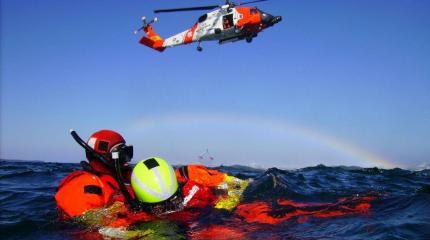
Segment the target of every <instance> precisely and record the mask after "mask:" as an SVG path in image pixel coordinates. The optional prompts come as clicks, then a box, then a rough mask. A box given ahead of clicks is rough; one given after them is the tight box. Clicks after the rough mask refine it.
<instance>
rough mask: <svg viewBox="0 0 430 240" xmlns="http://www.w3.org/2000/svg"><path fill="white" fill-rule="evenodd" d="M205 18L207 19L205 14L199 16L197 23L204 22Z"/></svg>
mask: <svg viewBox="0 0 430 240" xmlns="http://www.w3.org/2000/svg"><path fill="white" fill-rule="evenodd" d="M207 18H208V15H207V14H205V15H202V16H200V17H199V23H201V22H204V21H206V19H207Z"/></svg>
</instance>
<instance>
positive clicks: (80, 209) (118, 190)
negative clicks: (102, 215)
mask: <svg viewBox="0 0 430 240" xmlns="http://www.w3.org/2000/svg"><path fill="white" fill-rule="evenodd" d="M70 133H71V135H72V137H73V138H74V139H75V140H76V141H77V143H78V144H79V145H81V146H82V147H83V148H84V149H85V152H86V158H87V160H88V162H86V161H82V162H81V166H82V168H83V170H77V171H74V172H72V173H71V174H69V175H68V176H66V177H65V178H64V179H63V180H62V181H61V182H60V184H59V186H58V188H57V192H56V194H55V200H56V202H57V207H58V208H59V209H60V210H61V212H62V213H63V217H65V218H68V217H76V216H80V215H82V214H84V213H85V212H87V211H89V210H92V209H98V208H101V207H107V206H109V205H110V204H112V203H114V202H116V201H122V202H124V201H125V200H126V198H131V196H130V194H129V192H132V191H130V190H129V189H127V187H125V185H124V184H119V183H118V180H119V178H121V181H122V180H124V181H126V182H130V174H131V168H130V167H129V166H128V162H130V160H131V158H132V157H133V146H127V145H126V142H125V140H124V138H123V137H122V136H121V135H120V134H119V133H117V132H115V131H112V130H101V131H98V132H95V133H93V134H92V135H91V136H90V138H89V139H88V141H87V142H84V141H83V140H82V139H81V138H80V137H79V136H78V135H77V133H76V132H75V131H73V130H71V132H70ZM118 175H119V176H118ZM122 176H124V177H122Z"/></svg>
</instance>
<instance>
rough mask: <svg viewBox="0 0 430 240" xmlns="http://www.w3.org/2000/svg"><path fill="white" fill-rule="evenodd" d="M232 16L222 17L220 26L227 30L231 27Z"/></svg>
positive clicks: (232, 23)
mask: <svg viewBox="0 0 430 240" xmlns="http://www.w3.org/2000/svg"><path fill="white" fill-rule="evenodd" d="M233 25H234V22H233V14H228V15H224V16H223V18H222V26H223V28H224V29H229V28H231V27H233Z"/></svg>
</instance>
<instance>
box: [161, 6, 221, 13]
mask: <svg viewBox="0 0 430 240" xmlns="http://www.w3.org/2000/svg"><path fill="white" fill-rule="evenodd" d="M217 7H219V6H218V5H212V6H201V7H188V8H171V9H157V10H154V13H165V12H182V11H197V10H212V9H214V8H217Z"/></svg>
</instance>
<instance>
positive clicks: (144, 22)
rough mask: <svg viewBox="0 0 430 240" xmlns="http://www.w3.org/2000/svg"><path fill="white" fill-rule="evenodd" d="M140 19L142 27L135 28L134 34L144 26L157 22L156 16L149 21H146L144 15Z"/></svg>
mask: <svg viewBox="0 0 430 240" xmlns="http://www.w3.org/2000/svg"><path fill="white" fill-rule="evenodd" d="M141 20H142V27H140V28H139V29H136V30H135V31H134V34H138V33H139V32H140V31H142V30H144V29H145V28H146V27H148V26H149V25H151V24H153V23H156V22H158V17H155V18H154V19H152V20H151V21H149V22H148V21H147V20H146V17H145V16H142V18H141Z"/></svg>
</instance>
